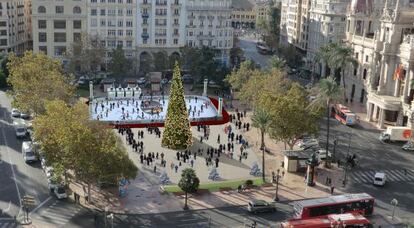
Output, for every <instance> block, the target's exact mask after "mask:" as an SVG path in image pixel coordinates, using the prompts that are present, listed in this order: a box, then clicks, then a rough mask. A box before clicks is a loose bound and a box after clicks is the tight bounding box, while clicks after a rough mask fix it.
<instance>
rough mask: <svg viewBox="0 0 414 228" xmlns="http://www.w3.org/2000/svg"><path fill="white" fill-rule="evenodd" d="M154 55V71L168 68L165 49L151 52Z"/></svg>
mask: <svg viewBox="0 0 414 228" xmlns="http://www.w3.org/2000/svg"><path fill="white" fill-rule="evenodd" d="M152 55H153V56H154V68H155V71H160V72H163V71H165V70H168V69H169V62H168V54H167V52H166V51H159V52H155V53H153V54H152Z"/></svg>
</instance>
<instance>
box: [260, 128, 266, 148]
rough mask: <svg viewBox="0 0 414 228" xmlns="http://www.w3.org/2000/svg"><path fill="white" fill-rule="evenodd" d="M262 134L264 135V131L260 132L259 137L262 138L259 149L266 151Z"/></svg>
mask: <svg viewBox="0 0 414 228" xmlns="http://www.w3.org/2000/svg"><path fill="white" fill-rule="evenodd" d="M264 134H265V131H263V130H260V135H261V137H262V143H261V146H260V148H261V149H262V150H265V149H266V148H265V142H264Z"/></svg>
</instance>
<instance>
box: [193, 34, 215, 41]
mask: <svg viewBox="0 0 414 228" xmlns="http://www.w3.org/2000/svg"><path fill="white" fill-rule="evenodd" d="M214 37H215V36H213V35H201V34H200V35H197V39H199V40H213V39H214Z"/></svg>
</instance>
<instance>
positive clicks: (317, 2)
mask: <svg viewBox="0 0 414 228" xmlns="http://www.w3.org/2000/svg"><path fill="white" fill-rule="evenodd" d="M348 4H349V1H348V0H313V1H312V2H311V8H310V10H309V24H308V25H309V32H308V47H307V49H306V63H307V66H308V68H310V69H312V70H313V71H314V72H315V73H317V74H319V75H321V76H322V77H325V74H326V72H325V69H326V66H325V63H316V64H315V56H316V53H317V52H318V51H319V49H320V47H322V46H324V45H326V44H328V43H342V42H343V41H344V39H345V24H346V10H347V6H348Z"/></svg>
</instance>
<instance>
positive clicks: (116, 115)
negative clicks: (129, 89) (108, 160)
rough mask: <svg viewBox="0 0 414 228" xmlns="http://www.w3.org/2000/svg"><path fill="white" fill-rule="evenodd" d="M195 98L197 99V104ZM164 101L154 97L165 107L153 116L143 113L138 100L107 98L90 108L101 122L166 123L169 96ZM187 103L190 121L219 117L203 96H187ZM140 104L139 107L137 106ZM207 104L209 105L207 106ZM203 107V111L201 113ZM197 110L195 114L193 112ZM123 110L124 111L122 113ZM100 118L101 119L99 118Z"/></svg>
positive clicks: (93, 117) (94, 116) (95, 101)
mask: <svg viewBox="0 0 414 228" xmlns="http://www.w3.org/2000/svg"><path fill="white" fill-rule="evenodd" d="M195 97H197V102H196V99H195ZM143 99H144V100H149V99H150V98H149V97H144V98H143ZM164 99H165V100H164V101H165V102H163V100H162V97H161V96H153V101H156V102H159V103H160V104H161V106H162V107H163V109H162V111H161V112H160V113H159V114H153V115H151V112H150V111H146V112H143V111H142V109H141V102H142V100H136V99H134V100H133V99H132V98H121V99H112V100H109V99H108V100H106V99H105V98H96V99H94V100H93V101H92V106H91V107H90V112H91V117H92V119H94V120H100V121H110V122H113V121H121V122H122V121H126V122H128V121H131V122H135V121H143V120H154V121H164V118H165V116H166V113H167V109H168V101H169V100H168V96H164ZM137 102H138V103H137ZM185 102H186V105H187V110H188V109H189V108H190V106H191V108H192V109H191V110H192V111H191V112H189V118H190V120H197V119H203V118H214V117H216V116H217V109H216V107H215V106H214V105H213V104H212V103H211V101H210V99H209V98H208V97H203V96H186V97H185ZM111 103H115V105H114V108H113V109H110V104H111ZM137 104H138V105H137ZM206 104H207V105H206ZM201 106H203V111H201ZM194 107H196V108H195V112H193V110H194ZM122 108H124V110H123V111H122ZM98 117H99V118H98Z"/></svg>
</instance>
